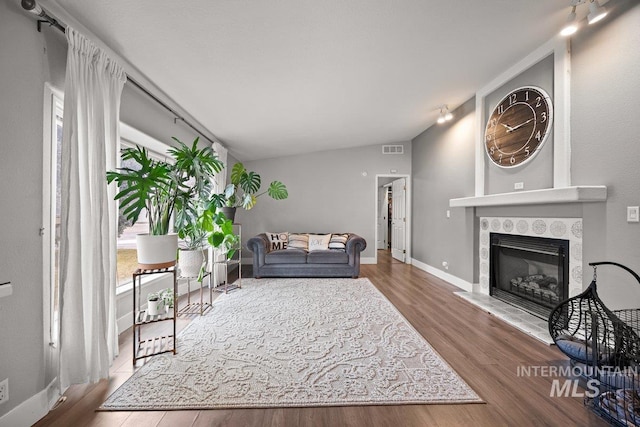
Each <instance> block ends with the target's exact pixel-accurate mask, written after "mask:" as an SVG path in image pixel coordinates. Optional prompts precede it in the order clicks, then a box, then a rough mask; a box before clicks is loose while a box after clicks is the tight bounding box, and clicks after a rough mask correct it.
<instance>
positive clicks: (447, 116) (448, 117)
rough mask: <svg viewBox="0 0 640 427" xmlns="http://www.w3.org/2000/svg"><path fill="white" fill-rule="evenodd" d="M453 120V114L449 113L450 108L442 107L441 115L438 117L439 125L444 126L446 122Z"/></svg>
mask: <svg viewBox="0 0 640 427" xmlns="http://www.w3.org/2000/svg"><path fill="white" fill-rule="evenodd" d="M451 119H453V114H451V111H449V107H447V106H446V105H442V106H441V107H440V115H439V116H438V124H442V123H444V122H448V121H449V120H451Z"/></svg>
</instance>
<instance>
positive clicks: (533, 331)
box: [456, 217, 582, 344]
mask: <svg viewBox="0 0 640 427" xmlns="http://www.w3.org/2000/svg"><path fill="white" fill-rule="evenodd" d="M490 233H502V234H511V235H516V236H533V237H547V238H552V239H565V240H568V241H569V297H572V296H575V295H577V294H579V293H580V292H581V291H582V218H522V217H518V218H516V217H481V218H480V239H479V242H480V244H479V254H478V256H479V261H480V262H479V266H480V275H479V279H480V280H479V282H480V283H479V284H478V285H474V289H473V292H457V293H456V294H457V295H458V296H460V297H462V298H465V299H466V300H468V301H469V302H471V303H473V304H475V305H477V306H479V307H481V308H483V309H485V310H487V311H488V312H489V313H491V314H493V315H495V316H496V317H498V318H500V319H502V320H504V321H506V322H507V323H509V324H511V325H512V326H515V327H516V328H518V329H520V330H522V331H524V332H526V333H528V334H530V335H532V336H534V337H535V338H537V339H539V340H541V341H543V342H546V343H547V344H551V343H553V341H552V340H551V337H550V336H549V332H548V329H547V321H546V320H543V319H540V318H538V317H535V316H533V315H531V314H529V313H527V312H526V311H524V310H521V309H519V308H516V307H514V306H512V305H509V304H507V303H505V302H502V301H500V300H498V299H496V298H493V297H491V296H490V295H489V254H490V249H489V247H490V238H489V235H490Z"/></svg>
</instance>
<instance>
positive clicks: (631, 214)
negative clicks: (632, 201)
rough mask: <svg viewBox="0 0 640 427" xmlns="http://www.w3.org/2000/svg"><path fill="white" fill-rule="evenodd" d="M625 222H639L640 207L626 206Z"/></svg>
mask: <svg viewBox="0 0 640 427" xmlns="http://www.w3.org/2000/svg"><path fill="white" fill-rule="evenodd" d="M627 222H640V206H627Z"/></svg>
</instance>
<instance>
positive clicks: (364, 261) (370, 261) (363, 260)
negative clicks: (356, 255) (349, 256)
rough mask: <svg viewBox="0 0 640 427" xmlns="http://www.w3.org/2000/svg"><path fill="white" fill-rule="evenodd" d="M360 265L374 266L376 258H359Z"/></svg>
mask: <svg viewBox="0 0 640 427" xmlns="http://www.w3.org/2000/svg"><path fill="white" fill-rule="evenodd" d="M360 264H376V257H374V256H361V257H360Z"/></svg>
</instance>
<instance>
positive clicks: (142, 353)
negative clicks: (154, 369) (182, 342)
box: [133, 266, 178, 366]
mask: <svg viewBox="0 0 640 427" xmlns="http://www.w3.org/2000/svg"><path fill="white" fill-rule="evenodd" d="M166 273H170V274H172V275H173V293H174V295H178V280H177V273H176V268H175V266H173V267H167V268H159V269H155V270H144V269H138V270H136V271H134V272H133V365H134V366H135V364H136V362H137V361H138V360H140V359H144V358H147V357H150V356H155V355H157V354H162V353H173V354H176V348H177V343H176V316H177V304H174V305H173V311H170V312H169V313H161V314H158V315H154V316H150V315H149V314H148V313H147V311H146V310H142V308H141V306H142V301H143V300H142V298H141V295H140V294H141V291H142V277H143V276H146V275H150V274H166ZM145 301H146V298H145ZM167 321H168V322H171V323H172V330H171V331H170V333H169V334H167V335H163V336H156V337H152V338H148V339H142V331H143V329H144V328H145V326H149V325H152V324H156V323H161V322H167Z"/></svg>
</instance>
